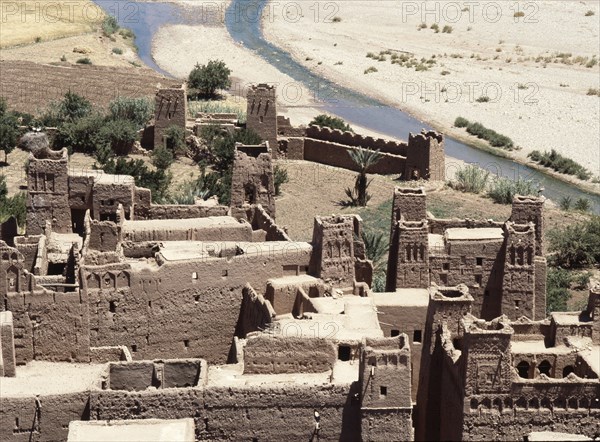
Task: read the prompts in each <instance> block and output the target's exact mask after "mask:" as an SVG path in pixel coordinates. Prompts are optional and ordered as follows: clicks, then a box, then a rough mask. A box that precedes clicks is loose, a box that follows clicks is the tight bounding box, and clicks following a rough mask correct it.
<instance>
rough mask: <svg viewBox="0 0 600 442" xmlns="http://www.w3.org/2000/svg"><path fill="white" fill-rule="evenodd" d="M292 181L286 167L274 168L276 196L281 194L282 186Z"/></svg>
mask: <svg viewBox="0 0 600 442" xmlns="http://www.w3.org/2000/svg"><path fill="white" fill-rule="evenodd" d="M289 180H290V178H289V176H288V171H287V169H285V168H284V167H281V166H279V165H276V166H275V167H274V168H273V182H274V184H275V195H280V194H281V185H282V184H285V183H287V182H288V181H289Z"/></svg>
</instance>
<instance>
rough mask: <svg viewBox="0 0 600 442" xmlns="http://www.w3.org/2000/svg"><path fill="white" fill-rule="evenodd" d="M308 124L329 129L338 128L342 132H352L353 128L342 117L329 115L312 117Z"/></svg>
mask: <svg viewBox="0 0 600 442" xmlns="http://www.w3.org/2000/svg"><path fill="white" fill-rule="evenodd" d="M308 124H309V125H312V124H314V125H316V126H320V127H329V128H331V129H339V130H341V131H342V132H354V130H353V129H352V128H351V127H350V125H349V124H348V123H346V122H345V121H344V120H343V119H341V118H338V117H332V116H331V115H325V114H321V115H317V116H316V117H315V118H313V119H312V121H311V122H310V123H308Z"/></svg>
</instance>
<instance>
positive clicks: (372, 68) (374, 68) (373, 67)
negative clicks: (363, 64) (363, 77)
mask: <svg viewBox="0 0 600 442" xmlns="http://www.w3.org/2000/svg"><path fill="white" fill-rule="evenodd" d="M373 72H377V68H376V67H375V66H369V67H368V68H367V69H365V72H364V73H365V74H371V73H373Z"/></svg>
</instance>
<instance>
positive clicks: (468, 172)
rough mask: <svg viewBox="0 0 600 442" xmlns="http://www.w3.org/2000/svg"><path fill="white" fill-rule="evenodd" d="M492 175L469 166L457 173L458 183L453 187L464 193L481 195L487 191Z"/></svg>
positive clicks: (453, 184)
mask: <svg viewBox="0 0 600 442" xmlns="http://www.w3.org/2000/svg"><path fill="white" fill-rule="evenodd" d="M489 177H490V173H489V172H488V171H486V170H483V169H481V168H480V167H477V166H475V165H472V164H469V165H467V166H465V167H461V168H460V169H459V170H458V171H457V172H456V181H455V182H453V183H452V187H454V188H455V189H457V190H460V191H462V192H469V193H481V192H483V191H484V190H485V188H486V186H487V183H488V179H489Z"/></svg>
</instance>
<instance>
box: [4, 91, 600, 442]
mask: <svg viewBox="0 0 600 442" xmlns="http://www.w3.org/2000/svg"><path fill="white" fill-rule="evenodd" d="M186 113H187V109H186V91H185V89H184V88H181V87H172V88H167V89H161V90H160V91H159V92H158V93H157V95H156V115H155V119H154V125H153V127H151V128H148V130H147V136H145V143H146V144H148V145H154V146H158V145H160V144H161V143H163V142H164V140H163V132H164V130H165V128H166V127H167V126H170V125H173V124H179V125H181V126H183V127H186V128H187V129H188V130H190V131H198V130H199V129H200V128H201V127H202V125H206V124H218V125H220V126H221V127H222V128H223V130H230V131H234V130H237V126H236V124H235V116H232V115H227V114H201V115H198V117H197V118H196V119H195V120H193V121H188V120H187V118H186ZM247 115H248V120H247V126H248V127H249V128H252V129H254V130H255V131H256V132H257V133H258V134H260V135H261V137H262V138H263V139H264V140H266V141H265V142H264V143H262V144H260V145H255V146H247V145H241V144H238V145H236V152H235V158H234V168H233V178H232V183H231V205H230V206H222V205H219V204H217V203H216V202H214V201H198V202H197V203H196V204H194V205H156V204H153V203H151V194H150V191H149V190H148V189H144V188H139V187H136V185H135V182H134V181H133V179H132V178H131V177H128V176H116V175H107V174H104V173H102V172H100V171H96V170H90V171H77V172H76V171H74V170H72V169H71V168H70V167H69V159H68V155H67V150H66V149H63V150H56V151H54V150H49V149H40V150H38V151H35V152H33V153H31V155H30V158H29V165H28V169H27V174H28V189H27V190H28V202H27V210H28V211H27V225H26V228H25V234H24V235H19V230H18V226H17V225H16V221H15V220H14V219H10V220H9V221H7V222H5V223H4V224H3V225H2V226H1V231H0V233H1V241H0V295H1V297H2V299H1V303H0V306H1V310H2V311H1V312H0V325H1V328H0V331H1V332H0V349H1V351H0V375H1V376H2V377H1V378H0V390H1V400H2V406H1V409H0V438H1V439H2V440H5V441H50V440H52V441H55V440H69V441H89V440H97V439H99V438H104V439H107V438H113V439H115V440H132V441H133V440H145V439H143V437H144V435H145V434H147V433H148V432H152V431H158V430H156V429H157V428H158V429H160V431H162V432H163V433H162V434H164V435H168V436H164V439H163V440H165V441H166V440H181V441H192V440H219V441H222V440H230V441H239V440H246V441H261V442H262V441H274V440H314V441H316V440H336V441H361V440H364V441H408V440H491V439H499V440H544V439H543V438H544V437H554V438H556V439H558V440H559V439H565V438H568V437H571V438H574V437H577V436H578V437H580V438H584V439H582V440H585V438H588V439H590V440H591V439H593V438H595V437H598V436H600V419H599V418H600V383H599V380H598V374H599V373H600V283H598V282H593V281H592V283H591V284H590V289H589V302H588V305H587V307H586V308H585V309H584V310H583V311H578V312H562V313H556V312H555V313H552V314H551V315H550V316H546V268H547V264H546V258H545V257H544V240H543V238H544V198H543V197H531V196H529V197H520V196H517V197H516V198H515V199H514V201H513V205H512V214H511V216H510V219H508V220H506V221H505V222H495V221H491V220H474V219H439V218H436V217H434V216H433V215H432V214H431V213H429V212H428V210H427V194H426V191H425V190H424V188H418V187H411V186H406V187H403V186H400V187H397V188H396V190H395V191H394V194H393V209H392V212H391V213H390V249H389V258H388V262H387V281H386V292H385V293H375V292H373V291H372V290H371V284H372V278H373V265H372V263H371V262H370V261H369V260H368V259H367V258H366V254H365V244H364V243H363V241H362V240H361V231H362V229H363V222H362V220H361V218H360V217H359V216H358V215H330V214H323V216H318V217H316V218H315V219H314V226H313V237H312V241H311V242H299V241H294V239H293V238H290V236H289V235H288V233H287V232H286V231H285V229H283V228H281V227H279V226H278V225H277V221H276V219H277V217H276V216H277V211H276V203H275V198H274V194H275V192H274V178H273V161H274V160H275V159H289V160H307V161H314V162H319V163H322V164H328V165H330V166H334V167H341V168H347V169H354V168H355V165H354V163H353V162H352V161H351V158H350V155H349V154H348V152H349V151H352V150H353V149H361V148H363V149H377V150H379V151H380V152H381V153H382V155H383V156H384V161H381V162H379V163H378V164H377V165H376V167H375V168H374V170H372V172H373V173H379V174H394V175H397V176H399V177H401V178H402V179H405V180H413V179H418V178H422V179H427V180H443V179H444V169H445V166H444V139H443V136H442V135H441V134H438V133H435V132H423V133H421V134H415V135H413V134H411V135H410V136H409V137H408V141H407V142H398V141H384V140H380V139H373V138H371V137H363V136H360V135H356V134H354V133H350V132H341V131H338V130H330V129H326V128H320V127H317V126H311V127H308V128H304V127H294V126H292V125H291V124H290V121H289V120H287V119H286V118H283V117H281V116H279V115H277V106H276V91H275V89H274V88H273V87H270V86H267V85H257V86H255V87H253V88H252V89H251V90H250V91H249V93H248V113H247ZM399 182H400V183H401V181H399ZM390 196H392V195H390ZM300 210H301V209H300ZM576 435H577V436H576ZM536 438H538V439H536ZM539 438H542V439H539ZM573 440H574V439H573Z"/></svg>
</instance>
